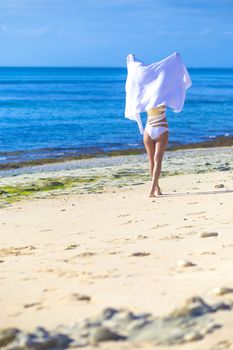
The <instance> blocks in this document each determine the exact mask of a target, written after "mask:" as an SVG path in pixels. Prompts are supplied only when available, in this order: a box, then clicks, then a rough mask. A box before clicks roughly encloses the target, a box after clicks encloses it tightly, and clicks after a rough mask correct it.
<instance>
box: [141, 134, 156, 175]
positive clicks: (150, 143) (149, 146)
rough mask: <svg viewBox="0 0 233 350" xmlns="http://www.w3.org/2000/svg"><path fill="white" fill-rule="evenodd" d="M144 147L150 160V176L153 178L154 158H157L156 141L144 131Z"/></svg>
mask: <svg viewBox="0 0 233 350" xmlns="http://www.w3.org/2000/svg"><path fill="white" fill-rule="evenodd" d="M143 140H144V145H145V148H146V152H147V155H148V159H149V164H150V175H151V178H152V176H153V171H154V158H155V141H154V140H152V138H151V137H150V136H149V135H148V133H147V131H146V130H145V131H144V139H143Z"/></svg>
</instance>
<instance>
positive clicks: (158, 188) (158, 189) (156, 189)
mask: <svg viewBox="0 0 233 350" xmlns="http://www.w3.org/2000/svg"><path fill="white" fill-rule="evenodd" d="M155 194H156V196H161V195H162V192H161V190H160V187H159V186H158V187H156V188H155Z"/></svg>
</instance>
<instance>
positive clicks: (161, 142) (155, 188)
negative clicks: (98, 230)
mask: <svg viewBox="0 0 233 350" xmlns="http://www.w3.org/2000/svg"><path fill="white" fill-rule="evenodd" d="M168 134H169V133H168V131H166V132H165V133H163V134H162V135H161V136H160V137H159V139H158V140H157V141H156V145H155V156H154V168H153V175H152V187H151V192H150V196H155V194H156V195H161V194H162V193H161V191H160V187H159V176H160V173H161V167H162V161H163V156H164V152H165V150H166V146H167V143H168Z"/></svg>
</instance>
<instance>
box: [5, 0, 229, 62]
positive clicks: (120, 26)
mask: <svg viewBox="0 0 233 350" xmlns="http://www.w3.org/2000/svg"><path fill="white" fill-rule="evenodd" d="M232 18H233V0H217V1H216V0H0V65H1V66H2V65H4V66H11V65H20V66H38V65H39V66H125V57H126V55H127V54H128V53H130V52H132V53H134V54H135V55H136V56H138V57H139V58H140V59H142V60H143V61H145V62H146V63H152V62H153V61H158V60H160V59H163V58H164V57H166V56H168V55H170V54H171V53H172V52H174V51H178V52H180V53H181V55H182V58H183V60H184V62H185V64H186V65H187V66H188V67H233V20H232Z"/></svg>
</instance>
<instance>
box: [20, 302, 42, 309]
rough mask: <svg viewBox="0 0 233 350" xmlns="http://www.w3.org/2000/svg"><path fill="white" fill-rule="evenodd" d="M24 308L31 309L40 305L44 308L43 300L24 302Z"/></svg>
mask: <svg viewBox="0 0 233 350" xmlns="http://www.w3.org/2000/svg"><path fill="white" fill-rule="evenodd" d="M23 307H24V309H29V308H31V307H36V309H38V307H39V308H40V309H42V303H41V302H32V303H27V304H23Z"/></svg>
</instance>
